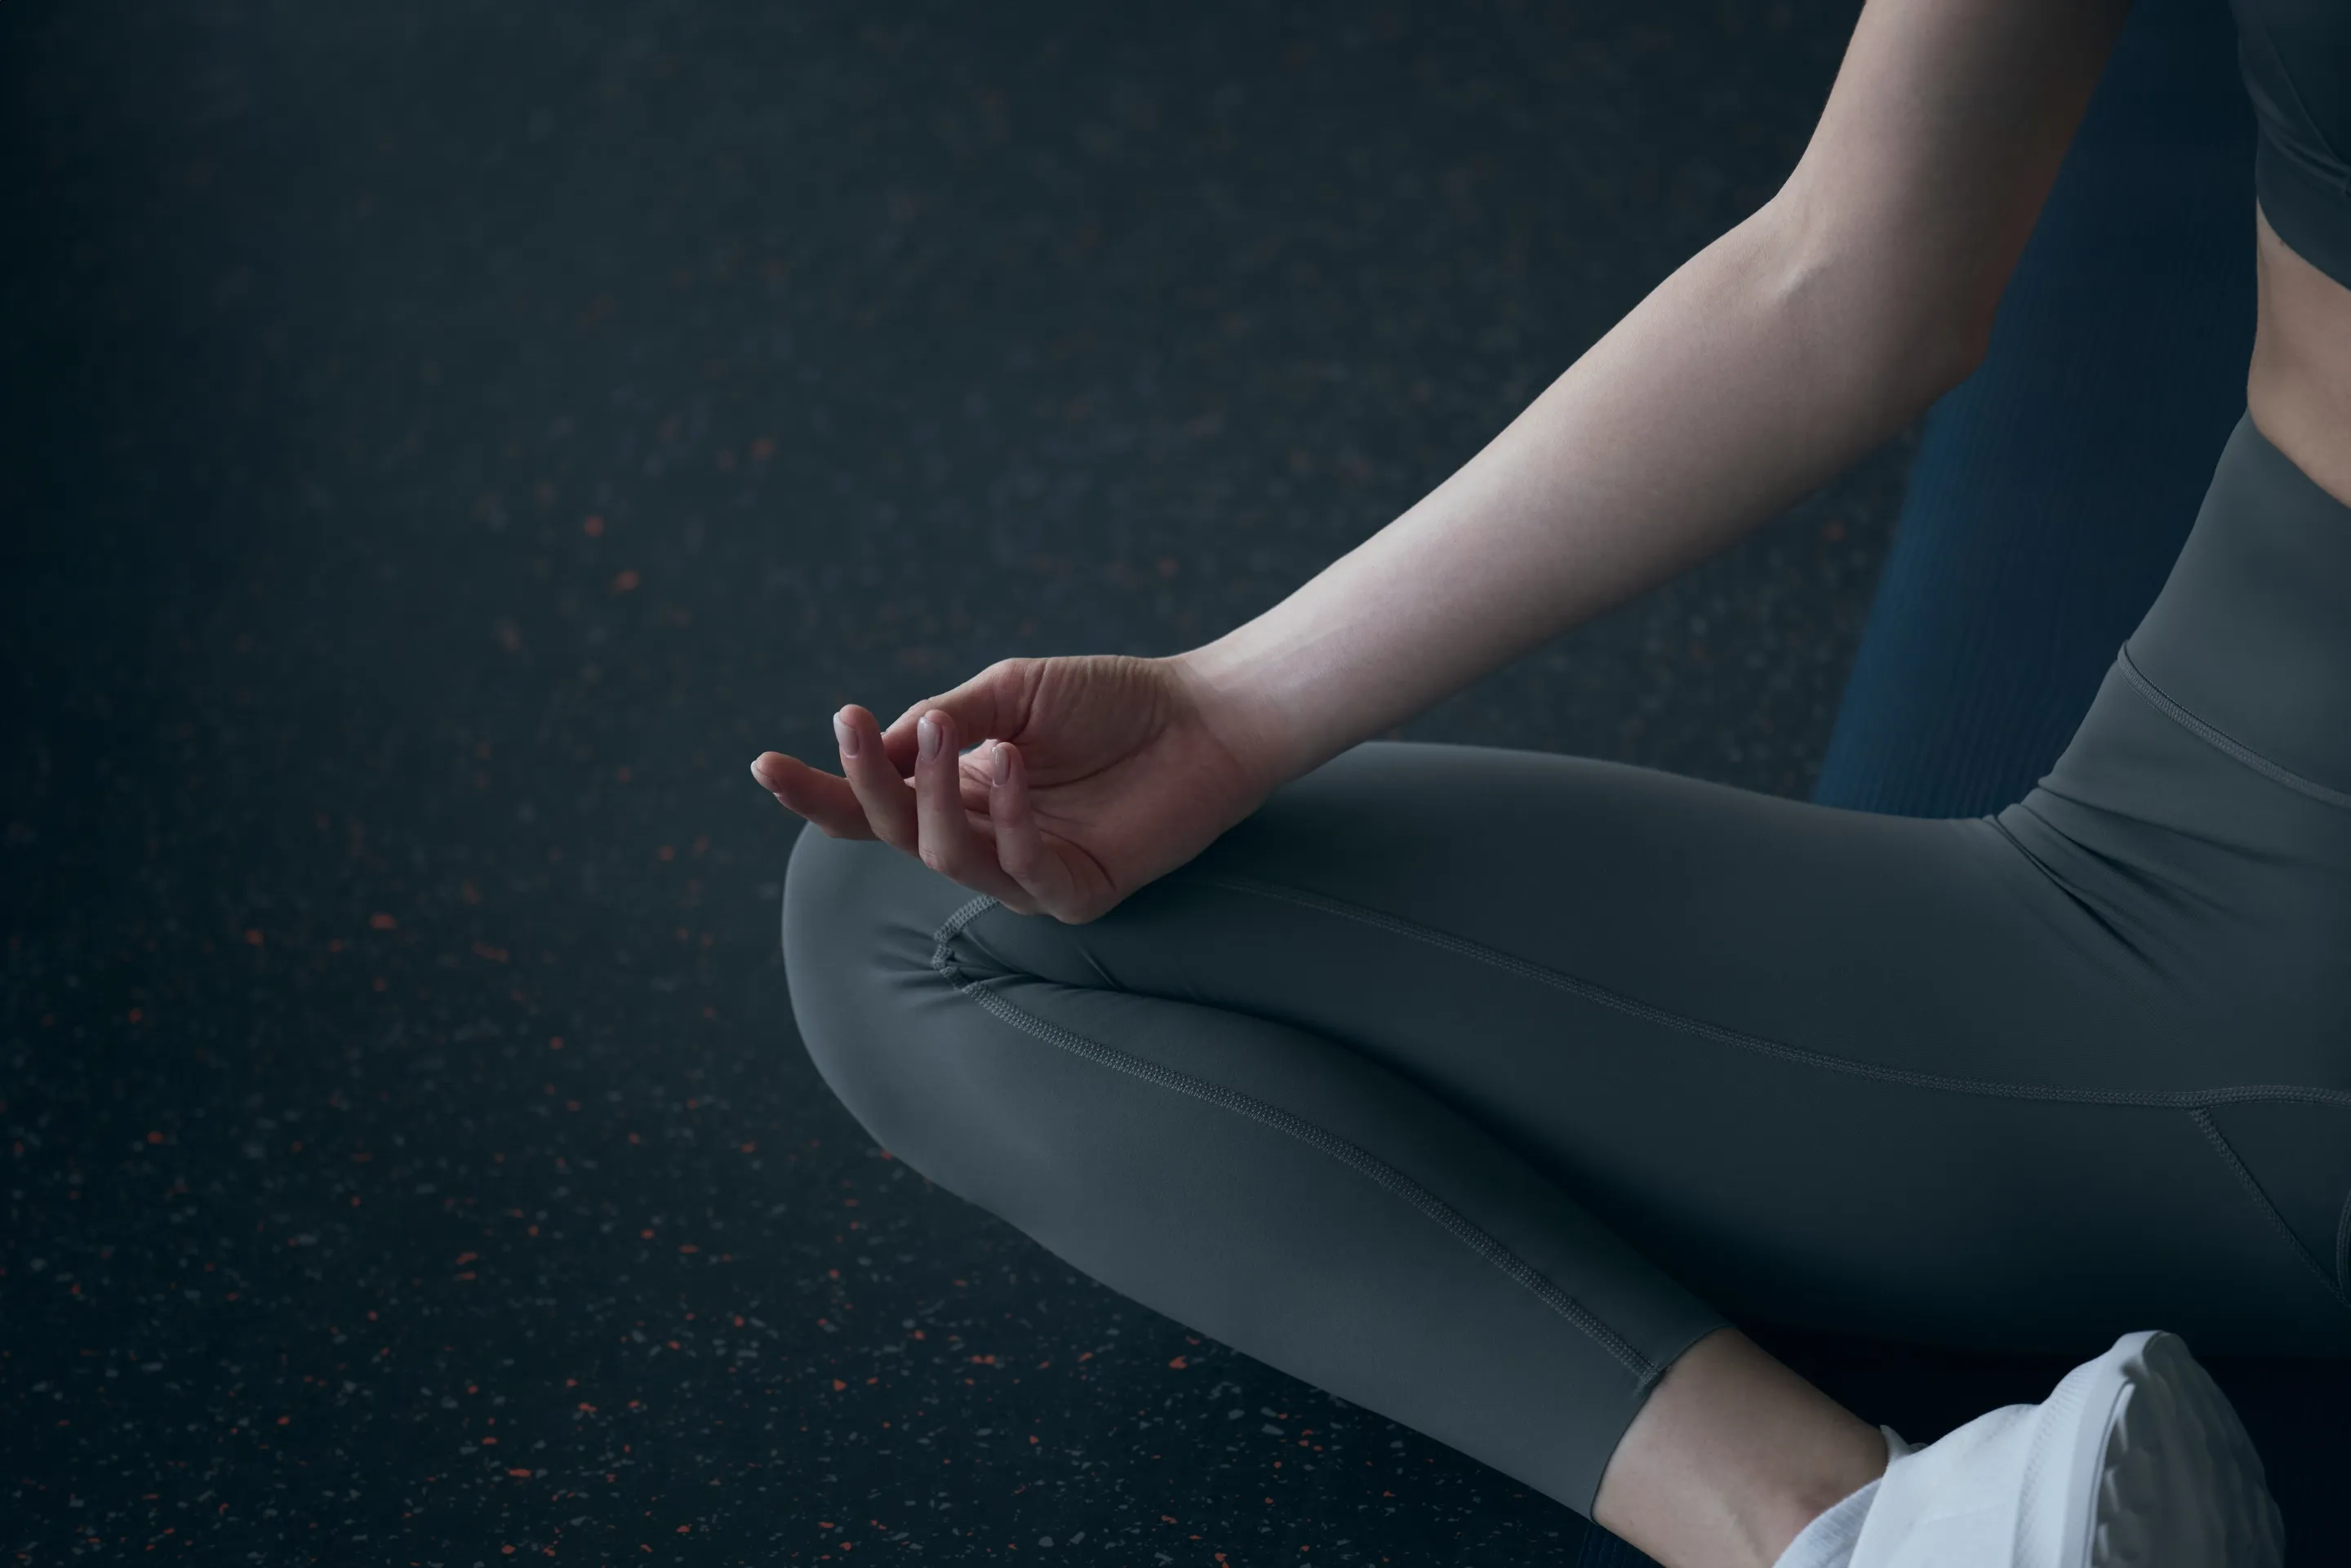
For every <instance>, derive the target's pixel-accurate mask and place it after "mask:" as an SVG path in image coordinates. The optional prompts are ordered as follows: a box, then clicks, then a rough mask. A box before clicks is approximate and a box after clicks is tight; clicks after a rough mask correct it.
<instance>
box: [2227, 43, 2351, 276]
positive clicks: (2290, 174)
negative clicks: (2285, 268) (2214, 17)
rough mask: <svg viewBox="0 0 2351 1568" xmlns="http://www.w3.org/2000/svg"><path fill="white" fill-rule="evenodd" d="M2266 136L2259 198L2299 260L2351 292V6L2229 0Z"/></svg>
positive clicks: (2258, 172)
mask: <svg viewBox="0 0 2351 1568" xmlns="http://www.w3.org/2000/svg"><path fill="white" fill-rule="evenodd" d="M2230 5H2231V7H2232V8H2233V9H2234V10H2235V11H2236V14H2237V68H2238V71H2239V73H2240V74H2241V75H2242V76H2243V78H2245V91H2246V93H2247V94H2248V95H2249V96H2251V97H2252V100H2253V118H2254V120H2255V121H2256V122H2257V123H2258V125H2259V126H2260V128H2261V137H2260V141H2259V144H2258V146H2257V147H2256V149H2255V151H2254V153H2253V193H2254V194H2255V195H2256V196H2257V197H2259V198H2260V200H2261V204H2262V212H2263V213H2264V214H2268V217H2269V220H2270V227H2272V228H2273V229H2275V230H2277V235H2278V238H2280V239H2282V240H2283V241H2285V243H2286V244H2287V245H2289V246H2292V247H2293V248H2294V254H2295V255H2297V256H2301V257H2302V258H2303V259H2304V261H2307V262H2309V263H2310V264H2311V265H2312V266H2313V267H2316V268H2318V269H2319V270H2320V271H2321V272H2324V273H2325V274H2326V275H2327V276H2328V277H2332V278H2333V279H2335V282H2337V283H2340V284H2342V285H2343V286H2344V287H2346V288H2351V162H2346V159H2351V0H2230Z"/></svg>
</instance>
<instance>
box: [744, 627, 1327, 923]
mask: <svg viewBox="0 0 2351 1568" xmlns="http://www.w3.org/2000/svg"><path fill="white" fill-rule="evenodd" d="M832 726H833V734H834V736H835V737H836V738H837V739H838V740H839V742H840V745H841V770H842V773H843V774H846V775H847V777H846V778H843V777H841V776H840V775H836V774H831V773H825V772H820V771H819V770H818V769H816V768H810V766H809V765H808V764H806V763H804V762H801V761H799V759H797V758H791V757H787V756H785V755H784V754H783V753H781V752H777V751H768V752H763V753H761V754H760V756H759V758H758V761H756V762H754V763H752V764H751V774H752V777H754V778H756V779H758V781H759V782H760V784H761V785H762V786H764V787H765V788H766V789H768V791H770V792H771V793H772V794H774V796H775V797H776V799H777V800H780V801H781V802H783V804H784V805H785V806H786V807H787V808H789V810H793V811H795V812H798V813H799V815H800V816H803V817H806V818H807V819H808V820H809V821H812V822H814V823H815V824H816V825H817V826H818V827H820V828H821V829H822V830H824V831H825V832H826V833H828V834H830V835H831V836H832V837H833V838H836V839H880V840H881V841H883V842H884V843H886V844H889V845H891V846H892V847H893V848H895V849H900V850H904V851H905V852H907V853H908V854H912V855H918V856H920V857H921V859H922V862H923V863H924V864H925V865H927V866H929V867H930V868H931V869H932V870H934V871H935V872H938V873H941V874H943V875H946V876H949V877H952V878H954V879H955V880H956V882H959V883H963V884H964V885H965V886H967V887H970V888H975V889H977V890H978V891H979V892H981V893H985V894H990V895H992V896H994V897H996V898H998V899H1000V900H1001V901H1003V903H1004V904H1005V906H1006V907H1007V908H1009V909H1013V910H1017V911H1019V913H1021V914H1024V915H1035V914H1045V915H1052V916H1053V917H1054V918H1055V919H1058V920H1062V921H1066V922H1069V923H1071V924H1073V925H1074V924H1080V923H1082V922H1084V921H1089V920H1092V919H1094V918H1096V917H1097V916H1099V915H1102V914H1104V913H1105V912H1107V911H1108V910H1110V909H1111V908H1112V907H1113V905H1115V904H1118V903H1119V901H1120V900H1122V899H1123V898H1124V897H1126V895H1127V894H1130V893H1133V892H1134V890H1135V889H1136V888H1138V887H1141V886H1143V885H1144V883H1148V882H1150V881H1151V880H1152V879H1153V878H1155V877H1157V876H1160V875H1162V874H1164V873H1167V872H1170V871H1173V870H1174V869H1175V867H1177V866H1179V865H1182V864H1183V863H1184V862H1186V861H1188V860H1190V859H1191V858H1192V857H1193V856H1194V855H1196V854H1197V853H1199V852H1200V851H1202V850H1203V849H1206V848H1207V846H1208V845H1209V844H1210V843H1212V842H1213V841H1215V840H1216V838H1217V835H1218V834H1220V833H1222V832H1223V831H1225V830H1226V829H1227V828H1229V827H1231V826H1232V825H1233V824H1234V823H1235V822H1238V821H1240V820H1241V819H1242V818H1243V817H1246V816H1248V815H1249V812H1251V811H1252V810H1256V809H1257V806H1258V804H1259V801H1261V800H1264V798H1265V797H1266V795H1267V794H1268V793H1269V792H1270V790H1271V789H1272V788H1273V786H1274V785H1275V784H1276V783H1278V782H1280V779H1279V778H1278V777H1277V775H1276V772H1275V770H1274V769H1273V768H1270V767H1268V766H1267V765H1266V764H1265V763H1264V762H1263V761H1261V760H1259V759H1258V758H1259V752H1260V748H1258V747H1251V746H1250V745H1249V744H1247V743H1246V742H1245V741H1244V740H1243V738H1242V737H1241V734H1240V729H1241V727H1240V726H1239V725H1238V723H1237V722H1236V720H1235V719H1234V717H1233V716H1231V715H1230V714H1229V713H1227V712H1225V711H1224V710H1223V708H1222V706H1221V705H1220V704H1218V703H1217V700H1216V697H1215V693H1214V691H1213V689H1212V688H1211V687H1210V686H1209V685H1208V684H1207V682H1206V681H1204V680H1202V679H1201V678H1200V677H1199V676H1198V675H1197V674H1195V673H1194V672H1192V671H1191V670H1190V669H1189V668H1188V667H1187V666H1186V664H1183V663H1182V662H1181V661H1180V660H1173V659H1140V658H1129V657H1124V656H1119V655H1107V654H1105V655H1095V656H1089V657H1079V658H1055V659H1004V660H1000V661H998V663H996V664H991V665H989V666H988V667H987V669H985V670H982V671H981V672H980V673H979V674H977V675H974V676H973V677H972V678H971V679H970V680H968V681H966V682H965V683H964V684H963V685H959V686H957V687H956V688H955V689H954V690H953V691H950V692H947V693H946V694H945V695H941V696H935V697H931V698H928V699H926V700H925V701H923V702H918V703H916V704H914V706H912V707H909V708H908V709H907V710H906V711H905V712H904V713H903V714H901V715H899V716H898V717H897V719H896V721H895V722H893V724H892V725H891V726H890V727H888V728H887V729H880V728H877V727H876V724H875V721H874V718H873V716H872V714H870V713H868V712H867V711H866V710H865V709H864V708H862V707H859V706H855V705H854V704H852V705H851V706H846V707H844V708H842V709H841V711H840V712H839V713H837V714H835V715H834V716H833V720H832ZM978 741H987V742H990V744H987V745H979V746H976V747H975V748H974V749H973V750H972V751H970V752H969V753H968V754H967V755H959V754H958V751H959V748H960V747H964V746H967V745H972V744H973V743H974V742H978Z"/></svg>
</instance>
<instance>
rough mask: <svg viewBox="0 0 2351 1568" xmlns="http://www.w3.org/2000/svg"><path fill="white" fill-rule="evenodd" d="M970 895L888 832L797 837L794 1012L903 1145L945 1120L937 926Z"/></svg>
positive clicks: (829, 1077)
mask: <svg viewBox="0 0 2351 1568" xmlns="http://www.w3.org/2000/svg"><path fill="white" fill-rule="evenodd" d="M970 896H971V894H970V891H969V890H968V889H965V888H960V887H957V886H956V884H954V883H950V882H948V881H947V880H946V878H944V877H941V876H939V875H938V874H937V873H934V872H932V871H930V870H929V869H928V868H926V867H925V866H924V865H923V864H922V863H921V862H918V861H916V860H914V858H913V857H911V856H909V855H906V854H904V853H902V852H899V851H897V850H893V849H892V848H890V847H889V846H888V845H886V844H882V843H877V842H873V841H858V840H845V839H833V838H830V837H827V836H826V835H825V834H824V833H823V832H822V831H819V830H818V829H817V828H815V827H813V826H810V827H807V828H804V829H802V830H801V832H800V835H799V841H797V842H796V843H795V844H794V845H793V846H792V853H791V860H790V863H789V866H788V867H787V868H786V872H785V876H784V896H783V934H782V936H783V955H784V984H785V986H786V988H787V990H788V992H789V997H790V1002H791V1009H792V1017H793V1020H794V1021H795V1022H796V1023H797V1024H798V1025H799V1034H800V1040H801V1043H802V1045H803V1046H804V1047H805V1048H806V1050H807V1051H808V1053H809V1059H810V1061H811V1062H813V1063H814V1064H815V1066H816V1070H817V1071H818V1073H819V1075H820V1076H821V1077H822V1078H823V1079H824V1081H825V1083H826V1084H827V1086H828V1087H830V1088H831V1090H832V1092H833V1093H834V1095H835V1096H836V1097H838V1098H839V1099H840V1101H841V1104H842V1105H843V1106H845V1107H846V1108H847V1109H848V1111H849V1113H850V1114H851V1115H852V1116H853V1117H855V1118H856V1119H857V1121H858V1122H859V1124H861V1125H862V1126H863V1127H864V1129H865V1131H866V1132H867V1133H868V1134H870V1135H871V1136H872V1138H873V1139H874V1140H875V1141H876V1142H877V1143H879V1144H881V1145H882V1146H883V1147H884V1148H886V1149H889V1150H890V1151H891V1152H892V1153H893V1154H899V1153H902V1152H904V1148H905V1146H906V1145H907V1144H909V1143H913V1142H918V1141H919V1139H920V1133H919V1129H920V1128H921V1127H923V1126H925V1125H927V1124H929V1123H931V1122H932V1121H934V1120H935V1114H933V1113H932V1112H931V1111H930V1109H929V1108H928V1106H927V1104H926V1102H927V1101H928V1100H929V1099H931V1098H932V1097H933V1095H934V1092H935V1087H936V1074H935V1066H936V1064H935V1061H931V1059H932V1058H933V1057H935V1055H936V1054H937V1050H938V1044H939V1042H937V1041H935V1040H933V1039H931V1036H932V1034H933V1033H934V1032H935V1030H934V1029H933V1028H932V1027H931V1025H932V1024H933V1023H934V1022H935V1019H936V1018H937V1017H938V1012H939V1002H940V1000H941V999H942V998H943V996H944V995H945V994H946V993H949V992H951V991H952V986H951V984H950V982H948V981H947V979H946V977H944V976H942V975H941V974H940V973H939V972H938V970H937V968H936V967H935V965H934V963H933V956H934V954H935V950H936V946H937V937H936V932H937V929H938V927H939V925H941V924H942V923H943V922H944V921H945V920H946V917H947V916H948V915H950V914H952V913H953V911H954V910H955V909H956V907H958V906H960V904H963V903H965V902H967V901H968V899H969V898H970ZM912 1163H914V1164H915V1166H916V1168H917V1169H921V1168H922V1167H921V1165H920V1163H919V1159H917V1160H916V1161H914V1162H912Z"/></svg>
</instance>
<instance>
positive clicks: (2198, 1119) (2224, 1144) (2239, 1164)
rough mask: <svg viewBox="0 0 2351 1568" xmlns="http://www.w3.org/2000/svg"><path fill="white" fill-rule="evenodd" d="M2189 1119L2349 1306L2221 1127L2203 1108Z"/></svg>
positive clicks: (2314, 1272) (2349, 1305)
mask: <svg viewBox="0 0 2351 1568" xmlns="http://www.w3.org/2000/svg"><path fill="white" fill-rule="evenodd" d="M2188 1119H2189V1121H2191V1122H2193V1123H2195V1124H2196V1126H2197V1130H2198V1131H2199V1132H2201V1133H2202V1134H2204V1138H2205V1141H2206V1142H2207V1143H2210V1145H2212V1148H2213V1151H2214V1152H2215V1153H2216V1154H2218V1155H2220V1161H2221V1163H2222V1164H2223V1165H2226V1166H2228V1167H2229V1168H2230V1169H2231V1171H2233V1172H2235V1173H2236V1176H2237V1182H2238V1185H2240V1186H2242V1187H2243V1188H2244V1189H2245V1192H2246V1193H2247V1195H2248V1196H2250V1197H2252V1200H2253V1204H2254V1207H2257V1208H2259V1209H2260V1210H2261V1211H2262V1218H2264V1219H2266V1220H2268V1221H2269V1223H2270V1228H2271V1229H2273V1230H2274V1231H2276V1232H2277V1234H2278V1236H2279V1238H2280V1239H2282V1240H2283V1241H2284V1242H2285V1244H2286V1247H2287V1248H2288V1249H2290V1250H2291V1251H2292V1252H2293V1253H2294V1258H2295V1260H2297V1261H2298V1262H2300V1263H2301V1264H2302V1266H2303V1267H2304V1268H2305V1269H2307V1270H2310V1273H2311V1277H2312V1278H2313V1279H2314V1280H2316V1281H2318V1283H2319V1286H2320V1288H2321V1289H2323V1290H2324V1291H2325V1292H2326V1293H2327V1294H2328V1295H2329V1296H2331V1297H2333V1298H2334V1300H2335V1305H2337V1306H2340V1307H2344V1308H2346V1309H2351V1296H2346V1295H2345V1293H2344V1291H2343V1290H2342V1288H2341V1286H2340V1284H2339V1283H2338V1282H2337V1281H2335V1280H2332V1279H2329V1278H2328V1277H2327V1273H2326V1270H2325V1269H2324V1268H2322V1267H2321V1266H2320V1265H2319V1261H2318V1260H2317V1259H2315V1258H2313V1257H2312V1256H2311V1255H2310V1249H2309V1248H2307V1247H2304V1245H2303V1244H2302V1238H2300V1237H2298V1236H2296V1235H2295V1234H2294V1228H2293V1227H2292V1226H2290V1225H2288V1224H2287V1223H2286V1222H2285V1217H2284V1216H2283V1215H2282V1214H2280V1213H2278V1211H2277V1206H2276V1205H2275V1204H2273V1203H2272V1202H2271V1201H2270V1195H2269V1194H2267V1193H2265V1192H2263V1191H2262V1184H2261V1183H2259V1182H2257V1181H2255V1180H2254V1179H2253V1173H2252V1172H2251V1171H2249V1170H2247V1169H2246V1168H2245V1162H2244V1161H2242V1160H2241V1159H2239V1158H2238V1157H2237V1151H2236V1150H2235V1149H2233V1148H2231V1147H2230V1146H2229V1140H2228V1139H2227V1138H2225V1137H2223V1136H2222V1135H2221V1134H2220V1128H2219V1127H2218V1126H2217V1125H2215V1124H2214V1123H2213V1121H2212V1118H2211V1116H2210V1113H2207V1112H2203V1111H2190V1112H2189V1113H2188Z"/></svg>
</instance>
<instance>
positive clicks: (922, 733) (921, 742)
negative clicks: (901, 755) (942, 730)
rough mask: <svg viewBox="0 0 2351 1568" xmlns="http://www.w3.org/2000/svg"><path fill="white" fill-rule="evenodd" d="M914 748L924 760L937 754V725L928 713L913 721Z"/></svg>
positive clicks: (926, 760)
mask: <svg viewBox="0 0 2351 1568" xmlns="http://www.w3.org/2000/svg"><path fill="white" fill-rule="evenodd" d="M914 748H915V750H917V751H919V752H920V753H921V754H922V758H923V760H924V761H925V762H928V761H929V760H930V759H931V758H934V757H936V756H937V755H938V754H939V727H938V726H937V725H935V724H933V723H932V722H931V716H930V715H929V714H925V715H924V716H922V717H921V718H918V719H916V720H915V721H914Z"/></svg>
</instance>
